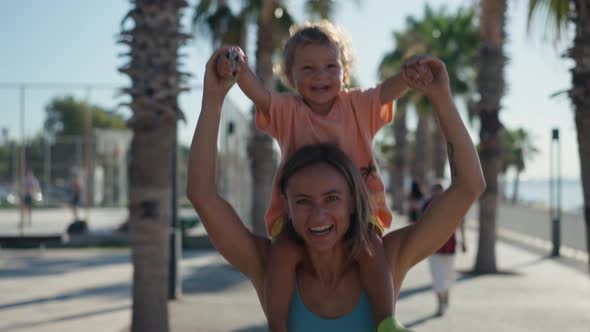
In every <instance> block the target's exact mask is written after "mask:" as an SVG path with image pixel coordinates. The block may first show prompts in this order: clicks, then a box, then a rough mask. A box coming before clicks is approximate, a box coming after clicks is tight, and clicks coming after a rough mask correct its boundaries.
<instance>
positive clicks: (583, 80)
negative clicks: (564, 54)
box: [568, 0, 590, 269]
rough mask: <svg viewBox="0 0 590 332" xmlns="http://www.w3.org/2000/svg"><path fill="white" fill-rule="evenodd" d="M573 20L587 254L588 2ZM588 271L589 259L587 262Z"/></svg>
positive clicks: (581, 0) (582, 1) (582, 0)
mask: <svg viewBox="0 0 590 332" xmlns="http://www.w3.org/2000/svg"><path fill="white" fill-rule="evenodd" d="M574 6H575V9H576V11H575V13H576V14H575V16H574V17H573V18H572V19H573V21H574V23H575V26H576V32H575V37H574V43H573V46H572V48H571V49H570V50H569V52H568V53H569V54H568V55H569V57H571V58H572V59H573V60H574V63H575V65H574V68H573V70H572V90H571V91H570V99H571V100H572V104H573V105H574V107H575V115H574V120H575V122H576V131H577V135H578V151H579V154H580V170H581V172H582V191H583V193H584V219H585V220H586V249H587V251H588V252H590V63H588V59H590V0H577V1H574ZM588 267H589V269H590V260H589V261H588Z"/></svg>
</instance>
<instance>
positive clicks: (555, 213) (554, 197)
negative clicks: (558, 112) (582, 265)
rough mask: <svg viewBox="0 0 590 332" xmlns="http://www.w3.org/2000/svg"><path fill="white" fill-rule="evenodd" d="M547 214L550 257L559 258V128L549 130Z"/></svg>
mask: <svg viewBox="0 0 590 332" xmlns="http://www.w3.org/2000/svg"><path fill="white" fill-rule="evenodd" d="M549 164H550V165H549V205H550V206H549V214H550V217H551V238H552V244H553V247H552V251H551V256H553V257H559V247H560V246H561V146H560V143H559V128H553V129H552V130H551V142H550V145H549Z"/></svg>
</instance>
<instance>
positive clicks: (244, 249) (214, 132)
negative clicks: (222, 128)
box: [187, 49, 268, 284]
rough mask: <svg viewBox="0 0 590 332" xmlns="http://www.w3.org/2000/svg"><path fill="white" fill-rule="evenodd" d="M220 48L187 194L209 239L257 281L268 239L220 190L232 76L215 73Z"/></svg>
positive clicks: (210, 73) (208, 76)
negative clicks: (224, 111) (224, 113)
mask: <svg viewBox="0 0 590 332" xmlns="http://www.w3.org/2000/svg"><path fill="white" fill-rule="evenodd" d="M224 52H225V49H219V50H217V51H216V52H215V53H214V54H213V55H212V56H211V59H209V61H208V62H207V67H206V72H205V79H204V90H203V101H202V103H203V104H202V109H201V114H200V115H199V120H198V122H197V128H196V130H195V134H194V136H193V141H192V144H191V149H190V155H189V167H188V179H187V181H188V184H187V196H188V198H189V200H190V201H191V203H192V204H193V206H194V207H195V210H196V211H197V213H198V214H199V217H200V218H201V221H202V222H203V225H204V226H205V229H206V230H207V233H208V235H209V239H211V242H212V243H213V245H214V246H215V247H216V248H217V250H218V251H219V252H220V253H221V254H222V255H223V257H225V258H226V259H227V260H228V261H229V263H230V264H232V265H233V266H235V267H236V268H237V269H238V270H240V271H241V272H242V273H244V274H245V275H246V276H248V277H249V278H250V279H251V280H252V281H253V283H255V284H257V282H256V281H255V280H257V281H260V280H261V278H262V276H263V273H264V264H263V261H264V257H265V256H266V254H265V252H266V250H267V247H268V240H266V239H262V238H259V237H256V236H254V235H253V234H252V233H250V231H248V229H246V227H245V226H244V225H243V223H242V221H241V220H240V218H239V216H238V215H237V213H236V212H235V210H234V209H233V207H232V206H231V205H230V204H229V203H228V202H227V201H225V200H224V199H223V198H222V197H221V196H220V195H219V193H218V192H217V185H216V174H215V170H216V160H217V136H218V130H219V121H220V116H221V107H222V105H223V100H224V98H225V96H226V94H227V91H228V90H229V89H230V87H231V86H232V85H233V81H232V80H223V79H220V78H219V76H218V75H216V74H215V61H216V60H217V58H218V56H220V55H222V54H224Z"/></svg>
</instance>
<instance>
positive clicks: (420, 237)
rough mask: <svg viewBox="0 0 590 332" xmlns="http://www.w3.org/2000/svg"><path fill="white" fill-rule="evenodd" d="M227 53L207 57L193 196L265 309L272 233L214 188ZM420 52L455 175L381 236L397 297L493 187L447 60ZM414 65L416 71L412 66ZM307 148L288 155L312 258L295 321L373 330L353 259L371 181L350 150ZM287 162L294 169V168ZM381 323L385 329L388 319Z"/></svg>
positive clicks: (293, 324)
mask: <svg viewBox="0 0 590 332" xmlns="http://www.w3.org/2000/svg"><path fill="white" fill-rule="evenodd" d="M220 54H222V50H218V51H217V52H215V53H214V54H213V56H212V57H211V59H210V60H209V62H208V63H207V67H206V73H205V79H204V91H203V104H202V109H201V114H200V116H199V121H198V124H197V128H196V131H195V135H194V137H193V142H192V146H191V152H190V160H189V171H188V176H189V177H188V189H187V196H188V198H189V199H190V201H191V202H192V203H193V205H194V207H195V209H196V210H197V212H198V213H199V216H200V217H201V220H202V222H203V225H204V226H205V228H206V229H207V232H208V234H209V238H210V239H211V241H212V243H213V245H214V246H215V247H216V248H217V250H218V251H219V252H220V253H221V254H222V255H223V256H224V257H225V258H226V259H227V261H228V262H229V263H230V264H232V265H233V266H234V267H236V268H237V269H238V270H239V271H241V272H242V273H244V275H246V276H247V277H248V279H249V280H250V282H251V283H252V285H253V286H254V288H255V290H256V292H257V294H258V298H259V300H260V303H261V305H262V308H263V310H265V311H266V308H265V306H266V300H265V297H264V294H263V289H264V288H263V285H264V281H265V278H266V277H267V275H268V272H267V269H266V267H267V265H268V257H269V250H270V240H269V239H267V238H262V237H258V236H255V235H253V234H252V233H251V232H250V231H248V229H246V227H245V226H244V225H243V223H242V222H241V220H240V218H239V217H238V215H237V214H236V212H235V211H234V209H233V208H232V206H231V205H229V204H228V203H227V202H226V201H225V200H224V199H223V198H222V197H220V196H219V195H218V194H216V193H217V187H216V180H215V169H216V159H217V135H218V130H219V121H220V112H221V106H222V104H223V100H224V98H225V96H226V94H227V91H228V90H229V89H230V88H231V86H232V85H233V83H234V82H232V81H228V80H222V79H220V78H218V77H217V76H216V74H215V64H216V60H217V57H218V56H220ZM415 61H417V62H419V63H420V64H426V65H428V66H429V68H430V69H431V71H432V73H433V75H434V78H433V81H432V83H430V84H429V85H428V86H420V85H419V83H416V84H415V85H416V86H415V87H414V88H415V89H419V90H420V91H422V92H423V93H424V94H425V95H427V96H428V98H429V99H430V101H431V103H432V105H433V108H434V110H435V111H436V114H437V115H438V117H439V122H440V125H441V128H442V130H443V132H444V134H445V137H446V139H447V142H448V146H449V161H450V163H451V169H452V170H453V172H452V173H453V178H452V184H451V186H450V187H449V189H448V190H447V191H445V192H444V193H443V194H441V195H440V196H439V197H438V198H437V199H436V200H435V201H433V202H432V203H431V205H430V208H429V209H428V210H427V211H426V212H425V213H424V214H423V215H422V217H421V220H420V222H418V223H416V224H414V225H411V226H409V227H405V228H402V229H399V230H396V231H393V232H391V233H389V234H387V235H386V236H385V237H384V238H383V246H384V249H385V252H386V256H387V259H388V262H389V264H390V267H391V270H392V275H393V277H394V278H393V280H394V281H393V288H394V294H395V296H396V297H397V295H398V294H399V290H400V287H401V284H402V281H403V279H404V276H405V275H406V273H407V272H408V270H409V269H410V268H411V267H412V266H414V265H415V264H416V263H418V262H419V261H420V260H422V259H424V258H425V257H427V256H429V255H430V254H432V253H433V252H434V251H435V250H436V249H438V248H439V247H440V246H441V245H442V244H443V243H444V241H446V239H447V238H448V237H449V236H450V234H451V233H452V232H453V231H454V230H455V228H456V227H457V226H458V225H459V222H460V221H461V220H462V218H463V216H464V214H465V213H466V211H467V209H468V208H469V206H470V205H471V204H472V203H473V202H474V201H475V199H476V198H477V197H478V196H479V194H480V193H481V192H482V191H483V189H484V187H485V183H484V180H483V176H482V173H481V168H480V165H479V160H478V158H477V154H476V152H475V149H474V147H473V144H472V142H471V140H470V138H469V135H468V133H467V130H466V129H465V127H464V125H463V123H462V122H461V119H460V117H459V115H458V113H457V111H456V109H455V107H454V105H453V102H452V97H451V92H450V90H449V83H448V75H447V72H446V69H445V67H444V64H443V63H442V62H441V61H440V60H438V59H436V58H432V57H421V58H417V59H415ZM408 75H409V77H407V79H408V80H409V81H412V72H409V73H408ZM304 149H308V150H303V151H298V152H296V153H295V154H294V155H293V156H292V157H291V158H290V159H289V161H288V162H287V163H286V164H285V168H284V170H283V174H282V178H281V180H280V183H281V191H282V193H283V199H284V200H285V206H287V211H285V215H286V217H287V218H288V220H289V222H288V225H289V227H291V228H292V231H293V234H294V236H296V237H298V238H299V239H300V240H301V241H302V243H303V245H304V247H305V250H306V259H305V260H304V262H303V263H302V264H301V265H300V266H299V267H298V269H297V273H296V285H295V289H296V294H295V296H293V300H292V302H291V309H290V312H289V328H290V331H326V330H342V329H347V330H351V329H352V330H355V331H363V330H366V331H374V330H375V327H374V323H373V319H372V313H371V311H372V309H371V308H370V305H369V307H367V305H368V304H367V299H366V295H365V294H364V292H363V290H362V289H361V287H360V279H359V274H358V269H357V267H356V266H355V265H354V264H353V262H354V260H351V259H350V257H353V256H352V255H355V254H356V253H357V251H358V250H370V245H369V244H367V241H366V240H365V239H366V237H365V236H364V233H363V230H365V229H367V228H366V227H362V225H361V223H366V222H367V220H366V219H365V218H364V217H363V216H367V213H368V211H367V210H368V208H367V206H368V205H367V204H368V203H367V198H366V193H365V191H364V187H363V186H361V185H358V183H362V182H359V181H360V180H357V179H358V178H359V177H360V174H359V171H358V170H356V169H353V168H352V167H350V165H349V164H350V161H349V160H347V158H346V157H337V155H338V154H339V153H338V150H335V149H334V148H330V147H326V146H319V147H318V146H314V147H307V148H304ZM322 149H324V150H322ZM322 151H323V152H322ZM312 153H313V154H314V155H313V156H312V155H311V154H312ZM340 154H341V153H340ZM456 160H460V161H461V162H460V163H455V161H456ZM347 165H348V166H347ZM287 166H288V167H289V170H290V171H286V169H287ZM306 324H309V325H306ZM392 326H393V323H392ZM379 328H380V331H381V330H382V329H381V328H383V326H380V327H379ZM391 330H393V329H390V331H391Z"/></svg>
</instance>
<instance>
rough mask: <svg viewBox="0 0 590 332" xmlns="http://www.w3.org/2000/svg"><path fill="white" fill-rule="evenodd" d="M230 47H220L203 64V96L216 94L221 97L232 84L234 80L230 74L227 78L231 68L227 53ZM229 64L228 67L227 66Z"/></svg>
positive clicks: (223, 96)
mask: <svg viewBox="0 0 590 332" xmlns="http://www.w3.org/2000/svg"><path fill="white" fill-rule="evenodd" d="M231 49H232V47H227V46H226V47H220V48H218V49H217V50H215V52H213V55H211V57H210V58H209V61H207V65H206V66H205V78H204V80H203V87H204V93H203V96H218V97H221V98H222V99H223V98H225V95H226V94H227V92H228V91H229V89H230V88H231V87H232V86H233V85H234V83H235V81H234V80H233V79H231V74H230V77H229V79H228V77H227V76H228V73H229V72H230V70H231V64H229V62H230V61H229V58H227V57H226V54H229V53H230V51H231ZM228 66H229V67H228Z"/></svg>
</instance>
